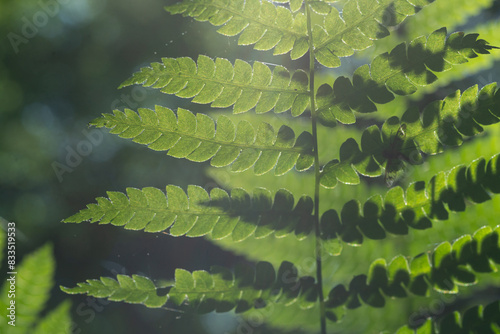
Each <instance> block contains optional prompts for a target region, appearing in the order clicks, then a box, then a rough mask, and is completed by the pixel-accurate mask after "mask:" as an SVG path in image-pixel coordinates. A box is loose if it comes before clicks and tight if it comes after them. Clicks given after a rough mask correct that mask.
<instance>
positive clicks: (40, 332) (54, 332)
mask: <svg viewBox="0 0 500 334" xmlns="http://www.w3.org/2000/svg"><path fill="white" fill-rule="evenodd" d="M72 325H73V324H72V321H71V303H70V302H69V301H65V302H62V303H61V304H59V306H57V307H56V308H55V309H54V310H53V311H51V312H50V313H49V314H47V315H46V316H45V317H44V318H43V319H42V320H40V322H39V323H38V325H37V326H36V328H35V329H34V331H33V333H34V334H69V333H71V331H72Z"/></svg>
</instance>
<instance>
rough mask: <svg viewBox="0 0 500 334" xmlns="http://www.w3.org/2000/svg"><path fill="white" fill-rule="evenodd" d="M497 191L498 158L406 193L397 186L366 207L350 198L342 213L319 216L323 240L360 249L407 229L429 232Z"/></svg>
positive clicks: (499, 178) (437, 177)
mask: <svg viewBox="0 0 500 334" xmlns="http://www.w3.org/2000/svg"><path fill="white" fill-rule="evenodd" d="M498 193H500V155H496V156H494V157H492V158H491V159H490V160H489V161H486V160H485V159H478V160H475V161H474V162H472V163H471V164H470V165H469V166H468V167H465V166H457V167H455V168H454V169H452V170H450V171H449V172H447V173H444V172H441V173H439V174H437V175H435V176H434V177H433V178H432V179H431V180H430V181H429V182H428V183H427V184H426V183H425V182H423V181H420V182H415V183H412V184H410V186H409V187H408V188H407V189H406V191H404V190H403V189H402V188H401V187H394V188H392V189H390V190H389V191H388V192H387V193H386V195H385V196H384V198H382V197H381V196H378V195H377V196H373V197H371V198H370V199H368V201H366V202H365V203H364V204H363V205H361V203H360V202H358V201H356V200H351V201H349V202H347V203H346V204H345V205H344V207H343V208H342V210H341V212H340V215H339V213H337V212H336V211H335V210H328V211H326V212H325V213H324V214H323V216H322V217H321V224H322V230H323V232H324V235H323V239H325V240H329V239H336V238H339V239H340V240H342V241H343V242H346V243H350V244H355V245H359V244H361V243H362V242H363V239H364V237H366V238H368V239H375V240H378V239H384V238H386V232H389V233H392V234H398V235H405V234H408V231H409V228H414V229H428V228H431V227H432V220H446V219H449V211H456V212H459V211H464V210H465V206H466V204H465V203H466V201H467V202H469V203H483V202H485V201H488V200H490V199H491V195H490V194H498Z"/></svg>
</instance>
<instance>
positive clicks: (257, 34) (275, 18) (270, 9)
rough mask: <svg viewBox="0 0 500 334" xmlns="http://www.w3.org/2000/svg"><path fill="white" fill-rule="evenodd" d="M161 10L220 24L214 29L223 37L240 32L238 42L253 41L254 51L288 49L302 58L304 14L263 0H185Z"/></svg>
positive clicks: (304, 31) (277, 51)
mask: <svg viewBox="0 0 500 334" xmlns="http://www.w3.org/2000/svg"><path fill="white" fill-rule="evenodd" d="M291 3H292V4H293V9H294V10H297V9H298V8H300V6H301V5H302V1H300V2H299V1H296V0H292V1H291ZM297 7H298V8H297ZM165 9H166V10H167V11H168V12H170V13H171V14H183V15H184V16H190V17H192V18H194V19H195V20H197V21H209V22H210V23H211V24H213V25H214V26H221V25H222V27H221V28H219V30H218V32H219V33H221V34H223V35H226V36H235V35H238V34H239V33H241V35H240V37H239V39H238V44H240V45H250V44H255V46H254V48H255V49H257V50H270V49H272V48H274V54H284V53H288V52H290V51H291V54H290V56H291V58H292V59H297V58H300V57H302V56H303V55H304V54H305V53H306V52H307V50H308V41H307V28H306V18H305V15H304V14H303V13H297V14H296V15H293V14H292V12H291V11H290V10H289V9H286V8H285V7H283V6H275V5H274V4H272V3H271V2H269V1H266V0H263V1H259V0H185V1H183V2H180V3H177V4H175V5H171V6H167V7H165Z"/></svg>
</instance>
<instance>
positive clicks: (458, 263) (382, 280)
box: [326, 226, 500, 333]
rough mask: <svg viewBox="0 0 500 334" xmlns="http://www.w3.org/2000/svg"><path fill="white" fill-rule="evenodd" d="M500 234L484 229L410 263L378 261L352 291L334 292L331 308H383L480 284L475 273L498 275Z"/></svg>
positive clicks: (498, 229) (354, 283)
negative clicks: (388, 303)
mask: <svg viewBox="0 0 500 334" xmlns="http://www.w3.org/2000/svg"><path fill="white" fill-rule="evenodd" d="M499 234H500V226H498V227H496V228H495V229H492V228H491V227H484V228H482V229H480V230H478V231H476V232H475V233H474V235H472V236H471V235H464V236H462V237H460V238H458V239H457V240H456V241H455V242H453V244H451V243H449V242H443V243H441V244H440V245H438V246H437V247H436V248H435V249H434V250H433V251H432V252H429V253H422V254H420V255H417V256H415V257H413V258H412V259H411V260H410V261H408V260H407V259H406V258H405V257H403V256H401V255H400V256H397V257H395V258H394V259H393V260H392V261H391V262H390V263H389V264H387V263H386V261H385V260H384V259H378V260H376V261H374V262H373V263H372V264H371V266H370V268H369V271H368V275H358V276H355V277H354V278H353V279H352V280H351V282H350V284H349V288H346V287H345V286H344V285H343V284H339V285H337V286H335V287H334V288H333V289H332V290H331V291H330V294H329V298H328V301H327V302H326V305H327V308H337V307H339V306H345V307H346V308H348V309H353V308H358V307H360V306H361V305H362V303H361V302H363V303H364V304H367V305H370V306H372V307H383V306H384V305H385V298H387V297H391V298H405V297H408V296H409V293H411V294H413V295H417V296H426V295H427V294H428V292H429V290H430V289H431V288H432V289H434V290H436V291H438V292H441V293H457V292H458V286H459V285H461V286H468V285H471V284H475V283H476V276H475V274H474V273H491V272H496V270H497V269H496V267H495V266H493V263H496V264H500V256H499V254H500V244H499ZM445 333H452V332H445ZM453 333H455V332H453Z"/></svg>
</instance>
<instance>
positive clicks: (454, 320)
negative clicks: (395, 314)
mask: <svg viewBox="0 0 500 334" xmlns="http://www.w3.org/2000/svg"><path fill="white" fill-rule="evenodd" d="M439 318H440V319H438V320H435V319H428V320H427V321H426V322H425V323H424V324H423V325H422V326H420V327H419V328H418V330H419V332H417V333H420V331H424V332H425V333H429V334H437V333H481V334H494V333H499V332H500V302H499V301H495V302H493V303H490V304H488V305H485V306H483V305H475V306H473V307H471V308H468V309H467V310H465V312H463V314H460V313H459V312H458V311H455V312H451V313H448V314H446V315H445V316H443V317H439ZM413 331H414V329H411V328H409V327H408V326H403V327H401V328H400V329H399V330H398V332H397V333H396V334H399V333H412V332H413Z"/></svg>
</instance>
